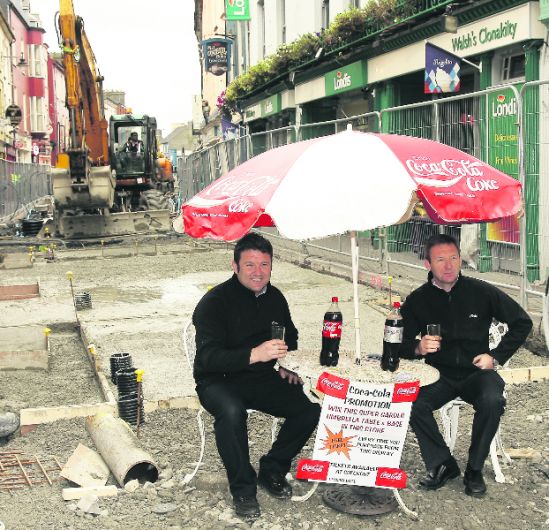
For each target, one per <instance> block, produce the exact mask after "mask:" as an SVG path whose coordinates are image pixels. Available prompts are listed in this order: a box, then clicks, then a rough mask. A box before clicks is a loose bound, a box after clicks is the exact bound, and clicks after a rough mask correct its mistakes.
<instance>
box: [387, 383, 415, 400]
mask: <svg viewBox="0 0 549 530" xmlns="http://www.w3.org/2000/svg"><path fill="white" fill-rule="evenodd" d="M418 392H419V381H408V382H406V383H395V387H394V390H393V400H392V401H393V403H408V402H414V401H415V400H416V399H417V395H418Z"/></svg>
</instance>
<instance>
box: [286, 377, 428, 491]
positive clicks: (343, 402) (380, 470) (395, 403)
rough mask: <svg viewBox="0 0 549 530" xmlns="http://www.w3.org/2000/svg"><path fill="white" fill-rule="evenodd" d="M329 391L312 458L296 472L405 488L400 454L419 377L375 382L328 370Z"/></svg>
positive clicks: (325, 384)
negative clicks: (402, 381)
mask: <svg viewBox="0 0 549 530" xmlns="http://www.w3.org/2000/svg"><path fill="white" fill-rule="evenodd" d="M317 389H318V390H320V391H321V392H323V393H324V394H325V396H324V401H323V403H322V412H321V415H320V421H319V424H318V430H317V436H316V440H315V445H314V449H313V457H312V459H302V460H300V461H299V463H298V467H297V474H296V477H297V478H298V479H308V480H312V481H318V482H334V483H342V484H354V485H357V486H370V487H379V488H405V487H406V480H407V475H406V473H405V472H404V471H403V470H402V469H400V467H399V466H400V458H401V456H402V450H403V448H404V440H405V438H406V432H407V429H408V422H409V420H410V410H411V408H412V402H413V401H415V400H416V398H417V395H418V392H419V381H412V382H405V383H395V384H384V385H375V384H367V383H359V382H355V381H349V380H347V379H342V378H340V377H337V376H335V375H332V374H329V373H327V372H324V373H323V374H322V375H321V376H320V377H319V379H318V384H317Z"/></svg>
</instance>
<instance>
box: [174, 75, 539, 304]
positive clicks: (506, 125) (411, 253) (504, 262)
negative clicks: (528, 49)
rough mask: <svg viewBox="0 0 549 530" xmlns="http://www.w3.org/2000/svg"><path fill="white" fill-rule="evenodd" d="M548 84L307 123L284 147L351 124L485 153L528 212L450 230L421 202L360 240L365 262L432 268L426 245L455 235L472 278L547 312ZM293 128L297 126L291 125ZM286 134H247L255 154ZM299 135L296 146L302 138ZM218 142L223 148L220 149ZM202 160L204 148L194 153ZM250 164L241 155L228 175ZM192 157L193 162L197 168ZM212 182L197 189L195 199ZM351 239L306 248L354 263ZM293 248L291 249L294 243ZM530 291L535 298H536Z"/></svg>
mask: <svg viewBox="0 0 549 530" xmlns="http://www.w3.org/2000/svg"><path fill="white" fill-rule="evenodd" d="M548 103H549V80H547V81H534V82H528V83H524V84H523V85H522V87H521V88H520V90H519V89H518V88H516V87H515V86H512V85H502V86H497V87H493V88H490V89H487V90H483V91H479V92H475V93H472V94H463V95H458V96H452V97H445V98H442V99H437V100H432V101H428V102H422V103H415V104H411V105H404V106H400V107H394V108H389V109H384V110H383V111H381V112H379V113H376V112H373V113H368V114H363V115H358V116H352V117H348V118H343V119H339V120H332V121H326V122H321V123H311V124H303V125H301V126H300V127H297V128H296V129H295V135H294V134H293V133H292V134H291V135H289V134H288V133H287V132H286V137H285V141H284V142H282V143H289V142H290V141H296V140H306V139H309V138H315V137H318V136H323V135H327V134H334V133H336V132H339V131H341V130H343V129H345V128H346V127H347V125H348V124H351V125H352V127H353V129H356V130H361V131H371V132H377V131H381V132H387V133H393V134H404V135H408V136H416V137H423V138H430V139H433V140H436V141H439V142H442V143H444V144H448V145H452V146H454V147H456V148H458V149H461V150H463V151H465V152H468V153H470V154H472V155H473V156H476V157H477V158H479V159H481V160H484V161H486V162H487V163H489V164H491V165H493V166H495V167H497V168H498V169H500V170H502V171H503V172H504V173H507V174H509V175H511V176H513V177H515V178H517V179H519V180H520V181H521V183H522V184H523V197H524V210H525V215H524V216H523V217H522V218H521V219H520V220H519V219H514V218H512V219H504V220H502V221H500V222H498V223H490V224H479V225H462V226H441V225H435V224H434V223H432V222H431V221H430V220H429V219H428V218H427V216H426V215H425V212H424V211H422V209H421V206H420V207H418V208H416V211H415V212H414V215H413V217H412V219H411V220H410V221H408V222H407V223H405V224H403V225H398V226H391V227H387V228H383V229H379V230H372V231H368V232H363V233H360V234H359V243H360V259H361V266H364V265H366V263H367V264H368V265H367V268H368V269H369V270H373V271H375V270H376V268H377V272H381V273H391V271H392V270H396V269H398V268H399V267H408V268H412V269H419V268H422V269H423V258H424V256H423V253H422V252H423V251H422V248H423V244H424V242H425V240H426V239H427V238H428V237H429V236H430V235H431V234H433V233H435V232H446V233H451V234H452V235H454V236H455V237H456V238H457V239H458V241H459V242H460V247H461V252H462V256H463V258H464V263H465V266H466V268H468V271H467V272H468V273H469V274H471V275H476V276H478V277H480V278H483V279H485V280H487V281H490V282H491V283H493V284H496V285H500V286H502V287H506V288H507V289H508V290H509V291H510V292H511V293H512V294H515V295H516V296H517V297H518V298H519V300H520V302H521V303H522V305H523V306H524V307H527V306H528V303H530V304H533V306H534V307H533V309H534V311H535V310H537V309H538V307H537V306H539V303H540V298H541V294H542V292H541V287H540V284H541V283H543V282H544V281H545V280H546V279H547V277H548V276H549V208H547V204H548V197H549V175H548V174H547V173H549V164H548V162H549V160H548V157H549V150H548V149H547V144H548V143H549V121H548V120H547V117H548V116H547V113H548V112H549V111H548V110H547V107H548ZM286 129H291V128H286ZM277 135H280V131H267V132H265V133H254V134H253V135H250V137H246V141H247V142H248V145H249V146H250V147H249V150H248V152H249V154H250V156H253V155H256V154H258V153H259V152H263V151H265V150H266V149H268V148H272V147H276V146H277V145H281V143H278V144H277V143H276V140H274V138H279V136H277ZM294 136H295V140H294ZM218 145H219V144H218ZM191 156H194V159H193V160H194V161H195V162H194V167H195V169H196V168H197V167H198V165H197V164H196V160H198V159H201V158H204V157H205V156H207V155H206V153H205V152H204V151H201V152H198V153H194V154H193V155H191ZM243 161H244V160H243V159H240V160H236V159H234V160H233V161H232V162H234V164H231V165H230V166H229V168H228V169H232V168H233V167H234V165H236V164H237V163H242V162H243ZM189 163H190V161H189V160H186V161H185V165H186V166H187V167H189ZM189 171H190V172H191V173H190V175H191V174H192V177H191V176H190V175H189V177H187V178H188V179H189V180H192V181H193V183H196V184H198V182H199V181H200V182H204V183H205V181H206V180H207V181H208V182H207V183H205V185H207V184H209V182H211V181H213V180H214V179H215V178H217V177H218V176H220V174H222V173H221V172H220V173H216V174H215V177H214V176H213V175H212V173H210V174H209V176H208V177H207V178H205V177H204V176H201V177H198V176H197V175H195V174H194V173H192V169H189ZM202 187H204V186H199V185H194V186H193V187H192V190H189V194H188V195H187V197H186V198H190V197H192V196H193V195H194V194H195V193H197V192H198V191H200V189H202ZM347 245H348V243H347V238H346V236H340V237H333V238H328V239H326V240H321V241H318V242H315V243H307V244H306V245H304V247H306V248H307V249H315V248H316V249H319V250H323V251H328V252H331V253H333V259H337V260H339V258H340V257H344V259H346V260H348V257H349V256H348V255H349V250H348V248H347ZM288 246H291V245H289V244H288ZM529 295H530V296H529Z"/></svg>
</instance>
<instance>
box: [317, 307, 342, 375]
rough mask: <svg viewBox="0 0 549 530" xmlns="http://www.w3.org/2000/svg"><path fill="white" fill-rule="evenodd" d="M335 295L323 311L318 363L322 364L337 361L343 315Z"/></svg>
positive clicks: (328, 364) (330, 364) (334, 363)
mask: <svg viewBox="0 0 549 530" xmlns="http://www.w3.org/2000/svg"><path fill="white" fill-rule="evenodd" d="M338 301H339V300H338V298H337V296H333V297H332V304H331V305H330V307H329V309H328V311H326V313H324V324H323V326H322V350H321V351H320V364H321V365H322V366H337V362H338V361H339V342H340V341H341V326H342V325H343V315H342V314H341V311H340V310H339V305H338Z"/></svg>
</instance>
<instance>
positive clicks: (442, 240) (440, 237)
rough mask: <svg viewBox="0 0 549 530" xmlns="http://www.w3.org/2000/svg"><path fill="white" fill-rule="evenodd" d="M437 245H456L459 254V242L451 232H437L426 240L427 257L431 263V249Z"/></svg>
mask: <svg viewBox="0 0 549 530" xmlns="http://www.w3.org/2000/svg"><path fill="white" fill-rule="evenodd" d="M437 245H454V247H456V248H457V251H458V255H459V244H458V242H457V239H456V238H455V237H454V236H451V235H449V234H435V235H434V236H431V237H430V238H429V239H428V240H427V241H426V242H425V258H426V259H427V261H428V262H429V263H431V249H432V248H433V247H435V246H437Z"/></svg>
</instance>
